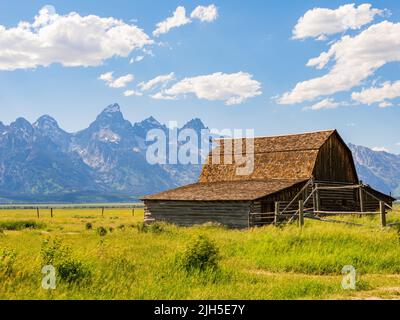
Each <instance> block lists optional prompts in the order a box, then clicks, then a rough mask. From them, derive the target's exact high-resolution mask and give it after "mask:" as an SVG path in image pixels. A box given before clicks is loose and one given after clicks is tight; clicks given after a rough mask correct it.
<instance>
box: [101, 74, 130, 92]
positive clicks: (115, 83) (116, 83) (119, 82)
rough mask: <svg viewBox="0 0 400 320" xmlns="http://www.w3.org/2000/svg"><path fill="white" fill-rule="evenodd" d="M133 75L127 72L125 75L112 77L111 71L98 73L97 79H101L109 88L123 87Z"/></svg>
mask: <svg viewBox="0 0 400 320" xmlns="http://www.w3.org/2000/svg"><path fill="white" fill-rule="evenodd" d="M133 79H134V76H133V75H132V74H127V75H125V76H122V77H119V78H116V79H114V76H113V72H106V73H103V74H102V75H100V77H99V80H103V81H105V82H106V83H107V85H108V86H109V87H110V88H124V87H126V86H127V84H128V83H130V82H132V81H133Z"/></svg>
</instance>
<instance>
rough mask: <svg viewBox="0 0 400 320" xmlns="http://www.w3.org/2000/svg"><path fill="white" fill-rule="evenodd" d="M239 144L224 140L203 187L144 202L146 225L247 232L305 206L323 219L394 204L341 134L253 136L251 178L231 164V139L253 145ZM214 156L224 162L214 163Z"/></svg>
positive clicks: (203, 178) (202, 179) (204, 173)
mask: <svg viewBox="0 0 400 320" xmlns="http://www.w3.org/2000/svg"><path fill="white" fill-rule="evenodd" d="M240 140H241V141H239V140H234V141H233V140H232V139H223V140H220V141H219V146H218V147H217V148H216V150H214V151H212V152H211V153H210V155H209V159H208V161H207V164H205V165H204V167H203V170H202V173H201V176H200V178H199V181H198V182H197V183H195V184H191V185H187V186H184V187H180V188H177V189H173V190H168V191H165V192H161V193H158V194H154V195H150V196H146V197H144V198H143V199H142V200H143V201H144V204H145V220H146V221H167V222H170V223H175V224H178V225H184V226H189V225H194V224H203V223H206V222H217V223H221V224H224V225H226V226H229V227H234V228H245V227H253V226H257V225H265V224H270V223H274V222H275V223H276V222H279V221H280V220H285V219H287V218H288V217H290V216H291V215H293V217H295V215H296V212H299V210H300V208H299V206H300V204H299V203H300V202H301V203H302V205H303V206H304V207H303V208H301V210H305V212H311V213H313V214H316V215H318V214H323V213H324V212H325V213H335V212H338V213H339V212H371V211H376V210H378V209H379V208H380V206H382V203H383V202H384V203H385V204H386V205H387V206H391V205H392V202H393V201H394V200H395V199H393V198H392V197H391V196H388V195H385V194H383V193H381V192H379V191H376V190H373V189H372V188H371V187H369V186H367V185H363V184H362V183H361V182H360V181H359V179H358V176H357V172H356V168H355V164H354V161H353V156H352V153H351V151H350V149H349V148H348V147H347V145H346V144H345V143H344V141H343V140H342V138H341V137H340V135H339V134H338V132H337V131H336V130H329V131H321V132H313V133H304V134H294V135H285V136H273V137H259V138H254V169H253V170H252V172H251V174H250V175H238V174H237V169H238V167H239V166H242V165H243V164H242V163H241V164H239V163H236V162H235V160H234V159H235V158H234V157H233V154H231V155H230V156H231V158H233V161H231V163H229V161H224V157H227V152H226V150H225V151H224V146H225V145H228V144H227V143H228V142H229V144H230V145H232V142H236V143H239V144H240V143H242V152H245V149H246V141H245V140H244V139H240ZM229 150H234V148H231V149H229ZM234 152H235V151H232V153H234ZM213 154H214V155H215V154H219V156H220V160H221V161H220V163H218V164H213V161H212V158H211V157H212V155H213ZM228 155H229V154H228ZM227 162H228V163H227Z"/></svg>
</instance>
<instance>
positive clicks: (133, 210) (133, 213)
mask: <svg viewBox="0 0 400 320" xmlns="http://www.w3.org/2000/svg"><path fill="white" fill-rule="evenodd" d="M134 216H135V208H133V209H132V217H134Z"/></svg>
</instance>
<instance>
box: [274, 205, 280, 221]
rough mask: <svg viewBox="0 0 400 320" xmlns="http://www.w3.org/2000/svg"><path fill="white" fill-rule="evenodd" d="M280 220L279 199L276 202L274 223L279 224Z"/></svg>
mask: <svg viewBox="0 0 400 320" xmlns="http://www.w3.org/2000/svg"><path fill="white" fill-rule="evenodd" d="M278 220H279V201H276V202H275V215H274V224H275V225H277V224H278V222H279V221H278Z"/></svg>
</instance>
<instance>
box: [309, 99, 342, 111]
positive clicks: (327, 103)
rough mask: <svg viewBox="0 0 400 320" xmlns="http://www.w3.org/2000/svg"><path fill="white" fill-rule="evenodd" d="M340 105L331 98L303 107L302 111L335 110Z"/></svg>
mask: <svg viewBox="0 0 400 320" xmlns="http://www.w3.org/2000/svg"><path fill="white" fill-rule="evenodd" d="M340 105H341V104H340V103H339V102H336V101H335V100H333V99H332V98H327V99H324V100H321V101H319V102H317V103H315V104H313V105H311V106H308V107H305V108H304V110H323V109H336V108H337V107H339V106H340Z"/></svg>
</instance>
